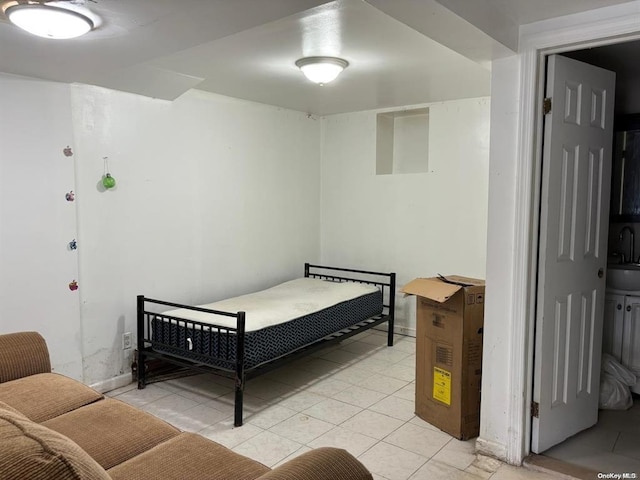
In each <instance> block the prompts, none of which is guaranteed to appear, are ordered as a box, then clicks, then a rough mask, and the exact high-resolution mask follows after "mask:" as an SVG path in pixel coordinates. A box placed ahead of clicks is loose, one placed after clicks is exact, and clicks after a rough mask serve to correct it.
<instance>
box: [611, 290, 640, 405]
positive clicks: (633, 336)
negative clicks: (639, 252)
mask: <svg viewBox="0 0 640 480" xmlns="http://www.w3.org/2000/svg"><path fill="white" fill-rule="evenodd" d="M602 351H603V352H605V353H609V354H611V355H613V356H614V357H615V358H616V360H618V361H619V362H620V363H622V364H623V365H624V366H625V367H627V368H628V369H629V370H631V371H632V372H633V373H635V374H636V376H639V377H640V296H634V295H618V294H611V293H607V295H606V297H605V307H604V331H603V334H602ZM631 390H632V391H633V392H635V393H640V382H639V383H637V384H636V385H635V386H633V387H631Z"/></svg>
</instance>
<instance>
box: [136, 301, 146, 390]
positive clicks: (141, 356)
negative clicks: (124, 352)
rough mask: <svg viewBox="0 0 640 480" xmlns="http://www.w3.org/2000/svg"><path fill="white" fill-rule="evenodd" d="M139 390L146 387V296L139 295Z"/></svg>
mask: <svg viewBox="0 0 640 480" xmlns="http://www.w3.org/2000/svg"><path fill="white" fill-rule="evenodd" d="M137 305H138V307H137V312H138V319H137V323H138V327H137V328H138V389H140V390H142V389H143V388H144V387H145V380H146V379H145V367H144V295H138V300H137Z"/></svg>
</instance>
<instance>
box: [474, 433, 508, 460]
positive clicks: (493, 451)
mask: <svg viewBox="0 0 640 480" xmlns="http://www.w3.org/2000/svg"><path fill="white" fill-rule="evenodd" d="M476 453H479V454H481V455H486V456H487V457H493V458H497V459H498V460H500V461H502V462H507V463H508V461H507V446H506V445H503V444H501V443H498V442H494V441H492V440H487V439H485V438H482V437H478V438H477V439H476Z"/></svg>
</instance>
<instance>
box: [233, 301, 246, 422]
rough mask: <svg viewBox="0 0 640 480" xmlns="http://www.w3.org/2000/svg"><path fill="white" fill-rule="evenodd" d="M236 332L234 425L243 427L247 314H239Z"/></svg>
mask: <svg viewBox="0 0 640 480" xmlns="http://www.w3.org/2000/svg"><path fill="white" fill-rule="evenodd" d="M237 315H238V317H237V330H236V398H235V402H234V407H235V412H234V418H233V425H234V426H235V427H241V426H242V400H243V395H244V332H245V330H244V329H245V312H238V313H237Z"/></svg>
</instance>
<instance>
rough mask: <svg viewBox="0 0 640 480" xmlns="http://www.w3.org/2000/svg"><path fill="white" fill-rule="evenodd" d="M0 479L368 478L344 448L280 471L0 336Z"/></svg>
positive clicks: (31, 344) (43, 350)
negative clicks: (56, 369)
mask: <svg viewBox="0 0 640 480" xmlns="http://www.w3.org/2000/svg"><path fill="white" fill-rule="evenodd" d="M0 452H1V454H0V480H22V479H25V480H26V479H28V480H39V479H53V480H67V479H71V480H80V479H82V480H108V479H112V480H213V479H220V480H253V479H260V480H294V479H295V480H306V479H308V480H371V479H372V476H371V474H370V473H369V472H368V471H367V470H366V468H365V467H364V466H363V465H362V464H361V463H360V462H358V460H356V459H355V458H354V457H352V456H351V455H350V454H349V453H347V452H346V451H345V450H340V449H336V448H318V449H315V450H312V451H310V452H307V453H304V454H302V455H300V456H298V457H296V458H294V459H293V460H291V461H289V462H287V463H284V464H282V465H280V466H278V467H277V468H274V469H273V470H272V469H270V468H268V467H266V466H264V465H262V464H261V463H259V462H256V461H254V460H251V459H249V458H247V457H244V456H242V455H239V454H237V453H235V452H233V451H231V450H229V449H227V448H226V447H224V446H222V445H219V444H217V443H215V442H212V441H211V440H208V439H206V438H204V437H202V436H200V435H197V434H193V433H186V432H181V431H180V430H178V429H176V428H174V427H173V426H171V425H169V424H168V423H166V422H164V421H162V420H160V419H158V418H156V417H154V416H152V415H150V414H148V413H145V412H143V411H141V410H138V409H136V408H134V407H131V406H130V405H127V404H126V403H123V402H120V401H118V400H115V399H112V398H106V397H104V396H103V395H102V394H100V393H98V392H96V391H95V390H92V389H91V388H89V387H87V386H86V385H84V384H82V383H80V382H77V381H75V380H73V379H70V378H67V377H64V376H62V375H58V374H55V373H51V364H50V360H49V352H48V350H47V345H46V343H45V341H44V339H43V338H42V337H41V336H40V335H39V334H38V333H35V332H21V333H13V334H7V335H0Z"/></svg>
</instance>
